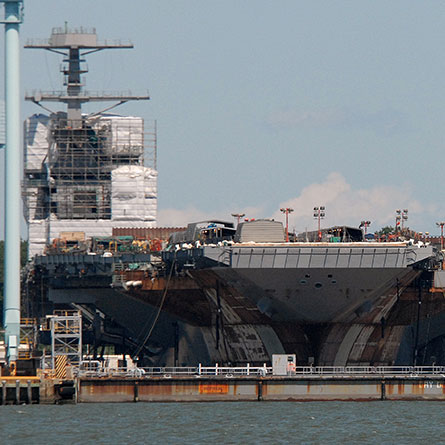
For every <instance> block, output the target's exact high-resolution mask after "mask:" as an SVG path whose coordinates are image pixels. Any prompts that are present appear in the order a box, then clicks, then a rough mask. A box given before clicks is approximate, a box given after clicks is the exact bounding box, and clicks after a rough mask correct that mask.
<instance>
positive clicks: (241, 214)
mask: <svg viewBox="0 0 445 445" xmlns="http://www.w3.org/2000/svg"><path fill="white" fill-rule="evenodd" d="M232 216H233V217H234V218H236V220H237V223H236V225H239V221H240V219H241V218H243V217H244V216H246V214H245V213H232Z"/></svg>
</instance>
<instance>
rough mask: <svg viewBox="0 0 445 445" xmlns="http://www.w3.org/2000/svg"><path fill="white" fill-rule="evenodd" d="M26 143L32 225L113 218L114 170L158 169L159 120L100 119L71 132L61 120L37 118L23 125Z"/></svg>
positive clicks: (26, 196)
mask: <svg viewBox="0 0 445 445" xmlns="http://www.w3.org/2000/svg"><path fill="white" fill-rule="evenodd" d="M24 139H25V174H24V183H23V184H24V186H23V199H24V203H25V218H26V220H28V221H29V220H41V219H45V218H48V217H51V215H52V216H53V217H55V218H57V219H59V220H63V219H94V220H98V219H111V218H112V174H113V171H114V170H116V169H118V168H120V167H122V166H139V167H145V168H146V169H150V170H151V171H153V172H155V171H156V122H154V121H151V122H148V123H146V122H144V120H143V119H142V118H138V117H123V116H113V115H101V116H96V117H95V118H91V119H85V120H84V121H83V122H82V127H81V128H80V127H77V128H69V127H67V126H66V119H64V118H63V117H60V116H55V117H54V116H53V117H50V118H48V117H47V116H42V115H35V116H32V117H31V118H29V119H27V120H26V122H25V137H24ZM129 181H131V178H129ZM153 185H154V184H153Z"/></svg>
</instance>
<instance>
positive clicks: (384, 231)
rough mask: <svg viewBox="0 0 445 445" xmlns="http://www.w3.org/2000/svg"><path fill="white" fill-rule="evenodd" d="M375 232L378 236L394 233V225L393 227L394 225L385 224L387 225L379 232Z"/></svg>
mask: <svg viewBox="0 0 445 445" xmlns="http://www.w3.org/2000/svg"><path fill="white" fill-rule="evenodd" d="M375 233H376V235H378V236H382V235H389V234H391V233H394V227H392V226H385V227H382V228H381V229H380V230H377V232H375Z"/></svg>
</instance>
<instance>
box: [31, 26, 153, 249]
mask: <svg viewBox="0 0 445 445" xmlns="http://www.w3.org/2000/svg"><path fill="white" fill-rule="evenodd" d="M25 48H38V49H44V50H47V51H50V52H53V53H57V54H60V55H61V56H63V63H62V64H61V72H62V74H63V75H64V79H65V81H64V86H65V90H63V91H51V92H44V91H34V92H32V93H30V94H28V93H26V97H25V99H26V100H28V101H32V102H34V103H35V104H37V105H39V106H40V107H41V108H42V109H43V110H44V111H45V113H44V114H34V115H32V116H31V117H29V118H28V119H26V121H25V125H24V181H23V200H24V209H25V210H24V212H25V219H26V221H27V224H28V241H29V256H30V258H32V257H33V256H34V255H38V254H42V253H44V250H45V246H47V245H49V244H50V243H51V242H52V240H54V239H60V238H63V237H64V236H67V235H66V234H67V233H71V234H76V235H74V236H80V237H85V238H89V237H96V236H110V235H111V234H112V228H122V227H154V226H155V225H156V212H157V171H156V123H155V122H154V121H152V122H144V119H143V118H141V117H134V116H120V115H116V114H110V110H111V109H113V108H114V107H116V106H118V105H121V104H123V103H126V102H128V101H131V100H148V99H149V96H148V94H147V95H142V96H136V95H132V94H131V93H115V92H113V93H108V94H107V93H103V92H93V91H87V90H86V89H85V83H84V77H85V74H86V73H87V72H88V67H87V65H86V61H85V56H87V55H89V54H92V53H96V52H98V51H102V50H105V49H124V48H133V45H132V44H130V43H122V42H120V41H113V42H111V41H108V40H107V41H105V42H100V41H99V40H98V38H97V35H96V31H95V29H85V28H80V29H68V28H67V26H65V27H64V28H55V29H53V30H52V34H51V37H50V38H49V39H47V40H43V41H42V40H39V41H34V40H33V41H29V42H27V44H26V45H25ZM42 102H45V103H48V102H49V103H50V105H48V106H44V105H43V104H42ZM51 102H52V103H54V102H56V103H59V104H60V103H62V104H65V105H66V110H65V111H53V110H52V105H51ZM88 102H109V104H108V106H107V107H106V108H104V109H103V110H102V111H98V112H94V113H90V114H86V113H83V112H82V105H83V104H85V103H88Z"/></svg>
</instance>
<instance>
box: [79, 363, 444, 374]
mask: <svg viewBox="0 0 445 445" xmlns="http://www.w3.org/2000/svg"><path fill="white" fill-rule="evenodd" d="M74 373H75V375H77V376H78V377H128V378H145V377H146V378H149V377H161V378H172V377H186V376H189V377H190V376H195V377H197V378H199V377H211V376H219V377H226V378H233V377H266V376H277V377H300V378H301V377H329V376H332V377H337V378H338V377H373V376H375V377H417V376H442V377H445V366H296V367H295V368H292V369H290V370H286V371H284V372H283V371H282V370H281V372H280V370H276V369H275V371H274V369H273V368H272V367H271V366H266V365H264V366H250V365H246V366H242V367H233V366H219V365H215V366H201V365H198V366H194V367H145V368H142V367H141V368H138V367H134V368H105V367H103V366H102V364H101V362H100V361H85V362H82V363H81V365H80V366H79V367H78V368H76V369H75V370H74Z"/></svg>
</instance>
